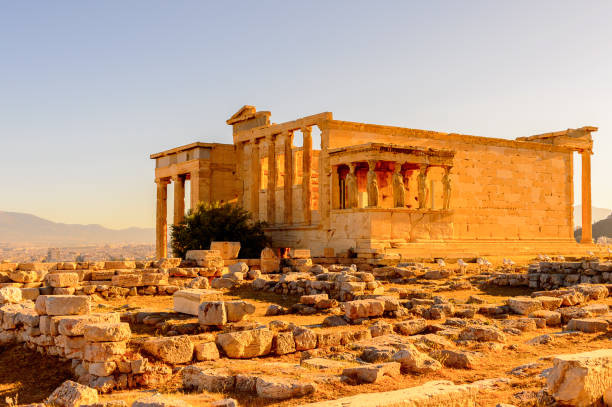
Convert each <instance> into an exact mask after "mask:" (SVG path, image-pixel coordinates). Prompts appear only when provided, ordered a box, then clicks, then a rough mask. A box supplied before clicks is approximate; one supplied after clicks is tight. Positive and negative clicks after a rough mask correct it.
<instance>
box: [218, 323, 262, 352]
mask: <svg viewBox="0 0 612 407" xmlns="http://www.w3.org/2000/svg"><path fill="white" fill-rule="evenodd" d="M273 338H274V333H273V332H272V331H270V330H269V329H252V330H246V331H240V332H228V333H222V334H219V335H217V345H219V346H220V347H221V348H222V349H223V351H224V352H225V354H226V355H227V356H228V357H229V358H253V357H257V356H263V355H267V354H269V353H270V351H271V350H272V340H273Z"/></svg>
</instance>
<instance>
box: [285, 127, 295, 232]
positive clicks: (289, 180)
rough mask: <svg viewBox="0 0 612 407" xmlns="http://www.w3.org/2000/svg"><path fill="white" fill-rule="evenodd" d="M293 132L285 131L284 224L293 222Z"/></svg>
mask: <svg viewBox="0 0 612 407" xmlns="http://www.w3.org/2000/svg"><path fill="white" fill-rule="evenodd" d="M293 180H294V175H293V132H292V131H290V132H287V133H285V179H284V180H283V188H284V194H285V208H284V209H285V210H284V219H285V223H286V224H288V225H289V224H291V223H293Z"/></svg>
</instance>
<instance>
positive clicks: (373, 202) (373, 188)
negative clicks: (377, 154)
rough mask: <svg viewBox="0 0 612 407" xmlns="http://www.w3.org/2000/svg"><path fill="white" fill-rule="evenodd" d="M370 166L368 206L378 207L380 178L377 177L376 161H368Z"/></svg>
mask: <svg viewBox="0 0 612 407" xmlns="http://www.w3.org/2000/svg"><path fill="white" fill-rule="evenodd" d="M368 168H369V171H368V177H367V181H368V207H369V208H376V207H378V179H377V178H376V172H374V169H375V168H376V161H374V160H370V161H368Z"/></svg>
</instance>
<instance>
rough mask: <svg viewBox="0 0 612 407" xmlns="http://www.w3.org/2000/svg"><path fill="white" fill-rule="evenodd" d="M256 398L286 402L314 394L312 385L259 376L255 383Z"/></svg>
mask: <svg viewBox="0 0 612 407" xmlns="http://www.w3.org/2000/svg"><path fill="white" fill-rule="evenodd" d="M256 389H257V396H258V397H261V398H263V399H269V400H287V399H290V398H294V397H303V396H305V395H308V394H312V393H314V392H315V389H316V387H315V385H314V384H313V383H308V382H302V381H297V380H292V379H287V378H281V377H270V376H260V377H258V378H257V383H256Z"/></svg>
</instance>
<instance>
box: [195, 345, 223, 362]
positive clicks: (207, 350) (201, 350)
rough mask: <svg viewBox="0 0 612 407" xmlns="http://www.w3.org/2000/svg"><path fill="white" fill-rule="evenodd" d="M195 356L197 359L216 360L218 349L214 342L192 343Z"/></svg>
mask: <svg viewBox="0 0 612 407" xmlns="http://www.w3.org/2000/svg"><path fill="white" fill-rule="evenodd" d="M194 351H195V358H196V360H198V361H209V360H217V359H219V358H220V355H219V349H218V348H217V345H216V344H215V343H214V342H200V343H196V344H195V345H194Z"/></svg>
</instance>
